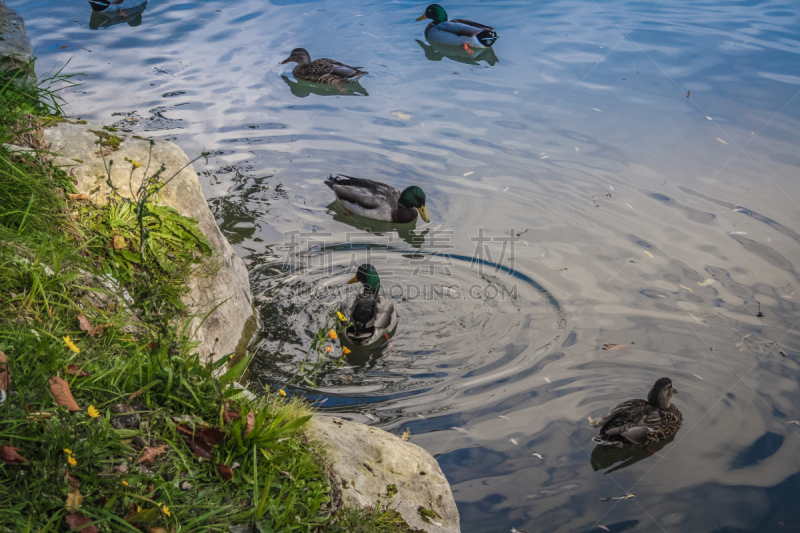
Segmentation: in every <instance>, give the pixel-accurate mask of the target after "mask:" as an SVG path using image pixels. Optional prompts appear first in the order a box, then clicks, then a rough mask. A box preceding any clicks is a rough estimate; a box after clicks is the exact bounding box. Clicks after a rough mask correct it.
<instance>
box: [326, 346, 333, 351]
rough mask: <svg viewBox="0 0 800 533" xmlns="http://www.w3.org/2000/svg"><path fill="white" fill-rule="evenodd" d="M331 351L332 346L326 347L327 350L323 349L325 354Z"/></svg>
mask: <svg viewBox="0 0 800 533" xmlns="http://www.w3.org/2000/svg"><path fill="white" fill-rule="evenodd" d="M331 350H333V346H328V347H327V348H325V351H326V352H330V351H331Z"/></svg>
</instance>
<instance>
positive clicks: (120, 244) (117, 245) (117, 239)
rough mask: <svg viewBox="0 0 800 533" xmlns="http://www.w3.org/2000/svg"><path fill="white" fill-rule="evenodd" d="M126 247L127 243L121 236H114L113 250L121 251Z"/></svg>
mask: <svg viewBox="0 0 800 533" xmlns="http://www.w3.org/2000/svg"><path fill="white" fill-rule="evenodd" d="M127 246H128V242H127V241H126V240H125V237H123V236H122V235H114V249H115V250H122V249H124V248H126V247H127Z"/></svg>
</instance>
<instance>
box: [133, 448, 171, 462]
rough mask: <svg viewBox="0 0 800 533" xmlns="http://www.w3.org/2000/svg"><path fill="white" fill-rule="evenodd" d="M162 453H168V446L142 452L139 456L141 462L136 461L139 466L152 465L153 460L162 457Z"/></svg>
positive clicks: (146, 449)
mask: <svg viewBox="0 0 800 533" xmlns="http://www.w3.org/2000/svg"><path fill="white" fill-rule="evenodd" d="M162 453H167V447H166V446H153V447H152V448H145V449H144V451H143V452H142V455H141V456H139V460H138V461H136V464H137V465H143V464H150V463H152V462H153V460H154V459H155V458H156V457H158V456H159V455H161V454H162Z"/></svg>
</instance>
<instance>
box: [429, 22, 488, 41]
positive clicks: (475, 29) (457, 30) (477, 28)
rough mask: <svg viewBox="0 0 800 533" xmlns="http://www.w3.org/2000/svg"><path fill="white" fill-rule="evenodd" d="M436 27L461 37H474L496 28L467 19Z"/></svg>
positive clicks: (442, 23) (444, 23) (441, 23)
mask: <svg viewBox="0 0 800 533" xmlns="http://www.w3.org/2000/svg"><path fill="white" fill-rule="evenodd" d="M436 27H437V28H439V29H442V30H445V31H448V32H450V33H454V34H456V35H459V36H461V37H474V36H475V35H478V34H479V33H481V32H484V31H494V28H492V27H491V26H486V25H485V24H481V23H479V22H473V21H471V20H466V19H453V20H448V21H446V22H440V23H439V24H437V25H436Z"/></svg>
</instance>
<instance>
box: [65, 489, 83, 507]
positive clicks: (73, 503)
mask: <svg viewBox="0 0 800 533" xmlns="http://www.w3.org/2000/svg"><path fill="white" fill-rule="evenodd" d="M82 503H83V494H81V491H79V490H78V489H74V490H73V491H72V492H70V493H69V494H67V501H66V502H65V504H66V507H67V511H77V510H78V509H80V508H81V504H82Z"/></svg>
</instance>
